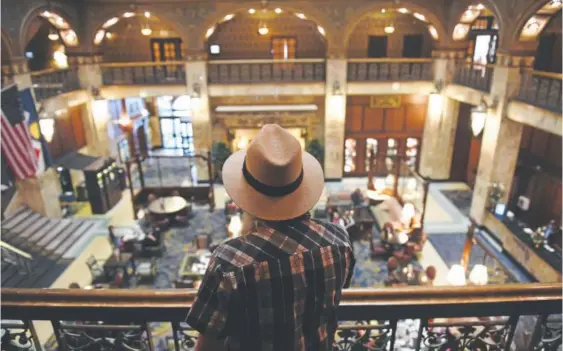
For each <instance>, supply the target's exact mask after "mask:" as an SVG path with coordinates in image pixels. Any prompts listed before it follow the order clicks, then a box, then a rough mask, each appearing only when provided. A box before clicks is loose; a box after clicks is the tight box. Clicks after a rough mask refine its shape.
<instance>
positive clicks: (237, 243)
mask: <svg viewBox="0 0 563 351" xmlns="http://www.w3.org/2000/svg"><path fill="white" fill-rule="evenodd" d="M222 173H223V174H222V175H223V183H224V185H225V189H226V191H227V193H228V194H229V196H230V197H231V198H232V199H233V201H234V202H235V203H236V204H237V205H238V206H239V207H240V208H241V209H242V210H243V211H245V213H246V214H248V215H250V216H252V217H253V221H252V222H253V223H252V225H251V226H250V230H248V231H247V232H245V233H243V235H241V236H239V237H237V238H233V239H230V240H227V241H226V242H224V243H222V244H221V245H219V246H218V247H217V248H216V249H215V250H214V251H213V256H212V259H211V262H210V264H209V267H208V269H207V272H206V274H205V277H204V279H203V282H202V284H201V287H200V289H199V291H198V293H197V297H196V299H195V301H194V302H193V304H192V306H191V309H190V312H189V313H188V316H187V319H186V322H187V323H188V324H189V325H190V326H192V327H193V328H195V329H197V330H198V331H199V332H200V337H199V338H198V342H197V345H196V350H198V351H206V350H230V351H231V350H284V351H290V350H319V351H320V350H332V344H333V339H334V333H335V331H336V327H337V316H336V310H337V308H338V305H339V303H340V298H341V295H342V289H343V288H346V287H348V286H349V285H350V280H351V277H352V274H353V269H354V264H355V259H354V255H353V251H352V247H351V243H350V240H349V237H348V233H347V232H346V231H345V230H344V229H343V228H342V227H340V226H338V225H335V224H332V223H329V222H324V221H320V220H315V219H311V218H310V215H309V210H311V209H312V208H313V207H314V206H315V204H316V203H317V202H318V200H319V198H320V196H321V194H322V192H323V189H324V175H323V171H322V168H321V165H320V164H319V162H318V161H317V160H316V159H315V158H314V157H313V156H311V155H310V154H309V153H307V152H303V151H302V149H301V146H300V144H299V141H298V140H297V139H296V138H295V137H293V136H292V135H291V134H290V133H289V132H287V131H286V130H284V129H283V128H281V127H279V126H278V125H265V126H264V127H263V128H262V130H261V131H260V132H259V134H258V135H257V136H256V137H255V138H254V139H253V140H252V142H251V143H250V144H249V146H248V148H247V149H246V150H241V151H238V152H236V153H234V154H233V155H231V156H230V157H229V158H228V159H227V161H226V162H225V164H224V166H223V171H222Z"/></svg>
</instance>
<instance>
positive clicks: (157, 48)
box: [151, 38, 182, 62]
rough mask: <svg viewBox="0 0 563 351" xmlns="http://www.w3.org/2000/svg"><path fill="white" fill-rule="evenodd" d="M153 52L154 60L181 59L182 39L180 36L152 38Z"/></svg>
mask: <svg viewBox="0 0 563 351" xmlns="http://www.w3.org/2000/svg"><path fill="white" fill-rule="evenodd" d="M151 54H152V60H153V61H154V62H162V61H175V60H180V59H181V58H182V40H181V39H180V38H169V39H168V38H167V39H151Z"/></svg>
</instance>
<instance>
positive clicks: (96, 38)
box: [94, 29, 106, 45]
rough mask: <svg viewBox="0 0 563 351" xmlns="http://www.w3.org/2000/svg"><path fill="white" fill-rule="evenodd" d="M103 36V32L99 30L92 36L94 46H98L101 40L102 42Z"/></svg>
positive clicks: (104, 32) (104, 33)
mask: <svg viewBox="0 0 563 351" xmlns="http://www.w3.org/2000/svg"><path fill="white" fill-rule="evenodd" d="M105 35H106V31H105V30H103V29H100V30H99V31H97V32H96V35H95V36H94V45H100V44H101V42H102V40H104V37H105Z"/></svg>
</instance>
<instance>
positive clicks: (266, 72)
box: [207, 59, 326, 84]
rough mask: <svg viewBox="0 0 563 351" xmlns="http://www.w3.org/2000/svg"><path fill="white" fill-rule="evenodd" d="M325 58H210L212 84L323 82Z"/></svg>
mask: <svg viewBox="0 0 563 351" xmlns="http://www.w3.org/2000/svg"><path fill="white" fill-rule="evenodd" d="M325 75H326V64H325V60H324V59H303V60H301V59H297V60H244V61H238V60H236V61H209V62H208V63H207V77H208V78H207V79H208V82H209V84H245V83H274V82H291V83H299V82H324V80H325Z"/></svg>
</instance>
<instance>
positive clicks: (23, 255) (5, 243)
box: [0, 240, 33, 260]
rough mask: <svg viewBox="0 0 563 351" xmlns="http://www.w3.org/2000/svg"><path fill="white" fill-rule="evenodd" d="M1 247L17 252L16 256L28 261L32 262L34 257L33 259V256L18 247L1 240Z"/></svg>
mask: <svg viewBox="0 0 563 351" xmlns="http://www.w3.org/2000/svg"><path fill="white" fill-rule="evenodd" d="M0 247H3V248H5V249H7V250H9V251H12V252H15V253H16V254H18V255H20V256H22V257H23V258H26V259H28V260H32V259H33V257H31V255H30V254H29V253H27V252H25V251H23V250H20V249H18V248H17V247H14V246H12V245H10V244H8V243H7V242H5V241H3V240H0Z"/></svg>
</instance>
